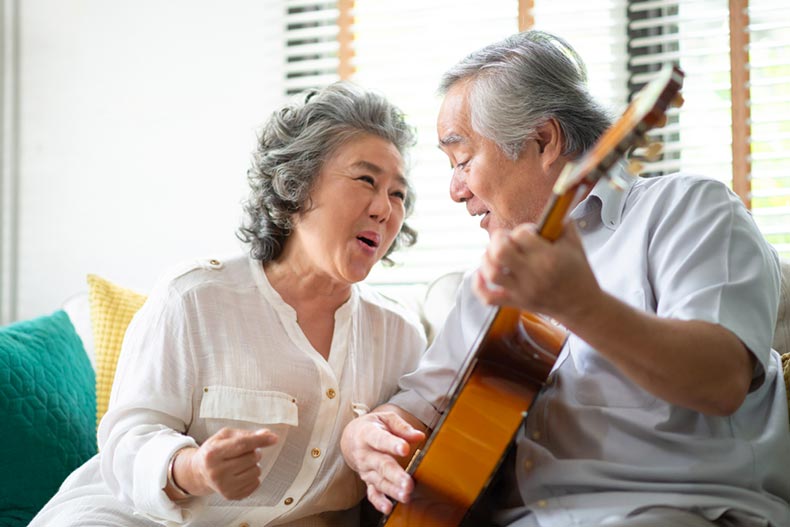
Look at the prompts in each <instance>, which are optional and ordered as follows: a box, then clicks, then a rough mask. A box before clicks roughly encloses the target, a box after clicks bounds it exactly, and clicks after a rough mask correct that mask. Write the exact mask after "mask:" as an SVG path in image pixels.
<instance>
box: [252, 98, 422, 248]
mask: <svg viewBox="0 0 790 527" xmlns="http://www.w3.org/2000/svg"><path fill="white" fill-rule="evenodd" d="M363 134H372V135H376V136H378V137H381V138H382V139H385V140H387V141H389V142H391V143H392V144H393V145H394V146H395V148H397V149H398V152H400V154H401V156H402V157H403V158H404V161H405V160H406V150H407V149H408V148H409V147H411V146H413V145H414V144H415V135H414V131H413V129H412V128H411V127H410V126H409V125H408V124H406V122H405V120H404V117H403V113H402V112H401V111H400V110H399V109H398V108H397V107H395V106H394V105H392V104H391V103H390V102H389V101H387V99H385V98H384V97H382V96H381V95H378V94H376V93H373V92H369V91H365V90H363V89H361V88H359V87H358V86H355V85H353V84H351V83H348V82H337V83H334V84H332V85H330V86H327V87H325V88H322V89H320V90H310V91H308V92H305V93H303V94H301V95H300V96H299V98H298V100H296V101H295V102H292V103H291V104H287V105H285V106H284V107H282V108H281V109H279V110H277V111H275V112H274V113H273V114H272V115H271V117H270V118H269V120H268V122H267V123H266V124H265V125H264V127H263V129H262V131H261V133H260V135H259V137H258V144H257V147H256V149H255V152H254V154H253V159H252V167H251V168H250V169H249V170H248V171H247V180H248V183H249V185H250V194H249V197H248V199H247V200H246V201H245V202H244V212H245V219H244V221H243V222H242V225H241V227H240V228H239V229H238V231H237V235H238V237H239V239H241V240H242V241H244V242H247V243H249V244H250V255H251V256H252V257H253V258H255V259H258V260H261V261H263V262H269V261H272V260H275V259H276V258H277V257H279V256H280V254H281V253H282V250H283V247H284V246H285V242H286V240H287V239H288V237H289V236H290V234H291V232H292V230H293V227H294V220H295V218H296V216H297V215H298V214H300V213H302V212H305V211H307V210H309V209H310V207H311V203H310V195H311V192H312V189H313V186H314V184H315V181H316V179H317V177H318V174H319V172H320V171H321V168H322V167H323V164H324V163H325V162H326V161H327V160H328V159H329V158H330V157H331V156H332V155H333V154H334V153H335V151H336V150H337V148H338V147H340V146H341V145H343V144H345V143H347V142H348V141H350V140H353V139H354V138H356V137H359V136H360V135H363ZM414 200H415V194H414V189H413V188H412V186H411V184H410V183H409V182H408V180H407V191H406V200H405V203H404V205H405V208H406V214H405V217H408V216H409V215H410V214H411V212H412V210H413V209H414ZM327 228H331V226H327ZM416 241H417V232H416V231H415V230H414V229H412V228H411V227H409V226H408V225H407V224H406V223H405V222H404V223H403V226H402V227H401V230H400V232H399V233H398V235H397V236H396V238H395V241H394V242H393V244H392V246H390V247H389V249H388V250H387V253H386V254H385V256H384V258H383V260H384V262H385V263H391V260H390V259H389V255H390V254H391V253H392V252H393V251H395V250H396V249H398V248H399V247H404V246H406V247H408V246H410V245H413V244H414V243H415V242H416Z"/></svg>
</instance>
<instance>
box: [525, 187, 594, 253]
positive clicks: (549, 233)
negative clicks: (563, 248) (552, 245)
mask: <svg viewBox="0 0 790 527" xmlns="http://www.w3.org/2000/svg"><path fill="white" fill-rule="evenodd" d="M589 190H590V186H589V185H586V184H582V185H579V186H578V187H576V188H575V189H574V191H569V192H564V193H562V194H557V193H556V192H555V193H552V195H551V198H550V199H549V202H548V204H547V205H546V207H545V208H544V209H543V215H542V217H541V219H540V221H539V222H538V234H540V236H541V237H543V238H545V239H547V240H549V241H552V242H553V241H556V240H557V239H558V238H559V237H560V236H562V231H563V230H564V229H565V220H566V219H567V217H568V214H570V212H571V210H573V207H575V206H576V204H577V203H579V201H581V200H582V199H583V198H584V196H585V195H586V194H587V192H589Z"/></svg>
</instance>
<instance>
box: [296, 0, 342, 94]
mask: <svg viewBox="0 0 790 527" xmlns="http://www.w3.org/2000/svg"><path fill="white" fill-rule="evenodd" d="M285 6H286V10H287V14H286V18H285V23H286V33H285V38H286V47H285V60H286V64H285V76H286V79H285V92H286V94H287V95H293V94H295V93H299V92H301V91H303V90H306V89H309V88H317V87H321V86H326V85H328V84H331V83H332V82H335V81H337V80H340V77H339V75H338V66H339V65H340V59H339V58H338V52H339V49H340V44H339V41H338V25H337V20H338V16H339V14H340V12H339V10H338V7H337V2H335V1H327V0H324V1H321V0H286V2H285Z"/></svg>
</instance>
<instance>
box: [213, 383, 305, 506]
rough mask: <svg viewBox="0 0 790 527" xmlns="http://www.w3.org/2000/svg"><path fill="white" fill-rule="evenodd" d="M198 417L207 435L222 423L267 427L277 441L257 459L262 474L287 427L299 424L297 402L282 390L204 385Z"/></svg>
mask: <svg viewBox="0 0 790 527" xmlns="http://www.w3.org/2000/svg"><path fill="white" fill-rule="evenodd" d="M200 419H201V420H202V421H203V424H204V426H205V427H206V433H207V434H208V436H209V437H210V436H212V435H214V434H216V433H217V432H218V431H219V430H221V429H222V428H225V427H227V428H236V429H241V430H257V429H259V428H267V429H269V430H270V431H272V432H274V433H275V434H276V435H277V442H276V443H275V444H274V445H271V446H268V447H266V448H265V449H264V451H263V457H262V458H261V461H260V462H259V463H258V465H259V466H260V467H261V474H262V477H265V476H266V475H268V474H269V472H270V471H271V470H272V467H273V466H274V463H275V461H277V459H278V457H279V455H280V452H281V451H282V449H283V446H285V443H286V441H287V438H288V435H289V434H290V433H291V430H292V429H293V428H295V427H296V426H298V425H299V406H298V404H297V400H296V397H293V396H291V395H289V394H287V393H285V392H276V391H260V390H247V389H244V388H235V387H233V386H216V385H215V386H206V387H205V388H203V400H202V401H201V402H200ZM259 491H260V489H259Z"/></svg>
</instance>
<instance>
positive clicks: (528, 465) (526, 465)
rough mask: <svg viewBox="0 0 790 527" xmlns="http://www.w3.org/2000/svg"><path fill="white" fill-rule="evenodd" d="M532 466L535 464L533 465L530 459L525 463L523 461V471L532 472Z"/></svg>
mask: <svg viewBox="0 0 790 527" xmlns="http://www.w3.org/2000/svg"><path fill="white" fill-rule="evenodd" d="M534 466H535V463H533V462H532V460H531V459H527V460H526V461H524V470H526V471H527V472H529V471H530V470H532V467H534Z"/></svg>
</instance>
